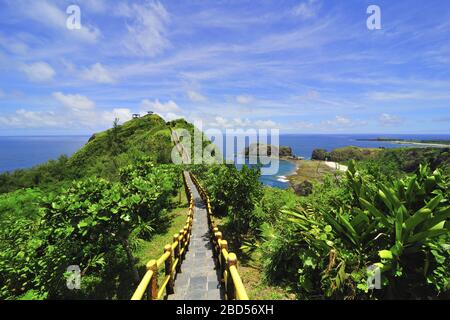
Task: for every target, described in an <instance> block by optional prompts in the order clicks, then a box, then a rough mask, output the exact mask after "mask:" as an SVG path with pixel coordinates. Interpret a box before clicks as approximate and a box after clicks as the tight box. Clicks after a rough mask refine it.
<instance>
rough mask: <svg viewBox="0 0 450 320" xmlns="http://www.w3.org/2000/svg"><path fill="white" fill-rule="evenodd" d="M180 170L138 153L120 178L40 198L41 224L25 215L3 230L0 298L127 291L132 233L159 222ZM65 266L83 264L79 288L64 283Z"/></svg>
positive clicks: (76, 184) (91, 295) (110, 294)
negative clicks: (160, 165) (153, 161)
mask: <svg viewBox="0 0 450 320" xmlns="http://www.w3.org/2000/svg"><path fill="white" fill-rule="evenodd" d="M178 173H179V171H178V169H175V168H174V167H172V166H166V167H157V166H154V165H153V164H152V163H151V162H150V161H149V160H148V159H141V160H139V161H137V162H136V164H134V165H129V166H127V167H125V168H123V169H121V170H120V180H119V181H118V182H110V181H108V180H105V179H102V178H95V177H91V178H87V179H84V180H80V181H75V182H73V183H72V184H71V185H70V186H69V187H68V188H65V189H62V190H60V191H59V192H58V193H52V194H49V195H48V196H43V197H41V199H40V210H39V211H40V217H39V218H38V219H37V221H38V223H36V222H35V221H31V220H27V219H25V218H23V219H19V220H16V221H14V222H13V223H11V224H9V225H8V226H6V227H4V228H2V229H1V230H0V232H1V237H2V238H3V239H5V241H2V244H1V248H0V249H1V252H0V279H1V281H0V283H1V284H2V287H1V288H0V296H1V297H2V298H13V297H19V296H22V295H23V294H25V295H24V296H23V297H31V296H32V297H34V296H36V294H35V293H37V295H38V296H46V297H48V298H117V297H119V298H120V297H122V298H126V297H128V296H129V294H130V292H129V291H126V290H125V291H123V290H124V289H123V288H121V287H120V284H121V283H122V284H123V283H129V284H130V285H133V283H135V282H134V281H135V280H136V276H137V272H136V271H135V270H134V264H135V261H134V258H133V256H132V251H131V248H130V240H131V236H138V235H139V233H141V231H142V230H144V229H146V230H149V229H152V230H156V229H157V228H160V227H161V225H163V223H162V221H163V220H164V216H165V212H166V208H167V207H168V206H169V201H170V199H171V197H172V196H173V194H174V189H175V188H177V187H178V186H179V183H177V179H174V175H176V174H178ZM143 225H145V226H146V228H142V226H143ZM135 230H138V231H137V232H135ZM70 265H78V266H80V269H81V271H82V285H81V290H72V291H71V290H68V289H67V287H66V280H65V276H66V269H67V267H68V266H70ZM29 290H32V291H31V292H32V293H27V292H28V291H29Z"/></svg>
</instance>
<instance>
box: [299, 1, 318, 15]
mask: <svg viewBox="0 0 450 320" xmlns="http://www.w3.org/2000/svg"><path fill="white" fill-rule="evenodd" d="M320 7H321V4H320V3H319V1H317V0H306V1H304V2H302V3H300V4H299V5H298V6H296V7H294V9H293V14H294V15H296V16H299V17H301V18H303V19H310V18H314V17H315V16H316V15H317V13H318V11H319V9H320Z"/></svg>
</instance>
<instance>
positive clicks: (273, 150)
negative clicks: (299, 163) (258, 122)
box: [244, 143, 303, 159]
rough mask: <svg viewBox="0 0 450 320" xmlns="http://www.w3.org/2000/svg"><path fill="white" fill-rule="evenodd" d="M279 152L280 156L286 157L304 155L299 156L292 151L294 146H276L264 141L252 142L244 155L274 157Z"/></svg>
mask: <svg viewBox="0 0 450 320" xmlns="http://www.w3.org/2000/svg"><path fill="white" fill-rule="evenodd" d="M276 154H278V156H279V157H280V158H285V159H303V158H302V157H297V156H295V154H294V153H293V152H292V148H291V147H288V146H279V147H275V146H273V145H270V144H264V143H252V144H250V146H248V147H246V148H245V149H244V155H245V157H246V158H248V157H261V156H262V157H272V156H273V155H276Z"/></svg>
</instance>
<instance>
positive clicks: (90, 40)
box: [0, 0, 450, 135]
mask: <svg viewBox="0 0 450 320" xmlns="http://www.w3.org/2000/svg"><path fill="white" fill-rule="evenodd" d="M71 4H76V5H78V6H79V7H80V9H81V25H82V28H81V29H79V30H69V29H68V28H67V27H66V20H67V17H68V14H66V8H67V7H68V6H69V5H71ZM371 4H374V5H378V6H379V7H380V9H381V24H382V25H381V26H382V28H381V30H369V29H368V28H367V26H366V20H367V18H368V17H369V14H367V12H366V10H367V7H368V6H369V5H371ZM146 110H153V111H156V112H157V113H159V114H161V115H162V116H163V117H164V118H166V119H173V118H177V117H185V118H187V119H188V120H190V121H195V120H203V122H204V125H205V126H206V127H208V126H209V127H219V128H280V129H281V132H282V133H340V132H343V133H344V132H345V133H450V130H449V128H450V2H449V1H446V0H428V1H416V0H403V1H379V0H371V1H364V0H358V1H357V0H335V1H324V0H303V1H301V0H300V1H299V0H297V1H283V0H276V1H275V0H273V1H268V0H260V1H257V0H252V1H245V0H239V1H235V0H229V1H226V0H222V1H219V0H217V1H214V0H211V1H200V0H184V1H175V0H174V1H125V0H114V1H113V0H111V1H108V0H78V1H64V0H54V1H49V0H48V1H46V0H34V1H20V0H10V1H9V0H0V135H27V134H90V133H92V132H95V131H99V130H103V129H105V128H108V127H110V126H111V123H112V121H113V120H114V118H115V117H119V118H120V119H121V120H122V121H124V120H127V119H129V118H130V117H131V114H132V113H140V112H145V111H146Z"/></svg>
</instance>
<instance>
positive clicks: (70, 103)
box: [53, 92, 95, 111]
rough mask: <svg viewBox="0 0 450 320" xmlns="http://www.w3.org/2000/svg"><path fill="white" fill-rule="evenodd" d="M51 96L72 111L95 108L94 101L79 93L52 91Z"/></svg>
mask: <svg viewBox="0 0 450 320" xmlns="http://www.w3.org/2000/svg"><path fill="white" fill-rule="evenodd" d="M53 98H55V99H56V100H57V101H58V102H60V103H61V104H62V105H63V106H64V107H66V108H69V109H71V110H74V111H81V110H92V109H94V108H95V103H94V102H93V101H92V100H90V99H89V98H87V97H86V96H83V95H80V94H64V93H62V92H54V93H53Z"/></svg>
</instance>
